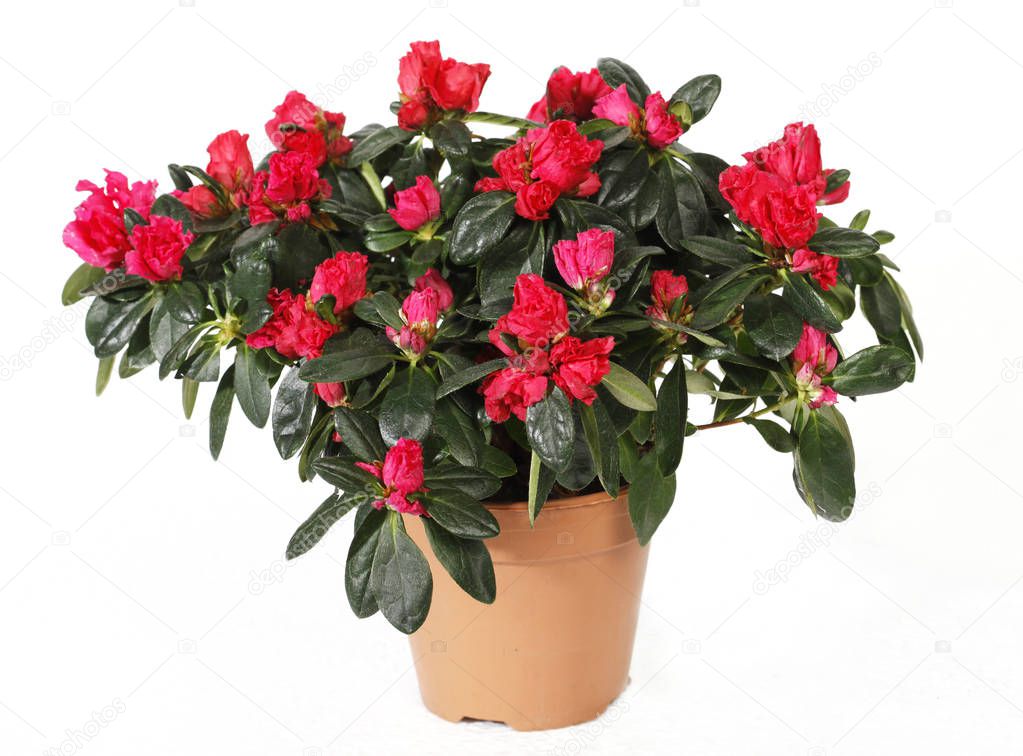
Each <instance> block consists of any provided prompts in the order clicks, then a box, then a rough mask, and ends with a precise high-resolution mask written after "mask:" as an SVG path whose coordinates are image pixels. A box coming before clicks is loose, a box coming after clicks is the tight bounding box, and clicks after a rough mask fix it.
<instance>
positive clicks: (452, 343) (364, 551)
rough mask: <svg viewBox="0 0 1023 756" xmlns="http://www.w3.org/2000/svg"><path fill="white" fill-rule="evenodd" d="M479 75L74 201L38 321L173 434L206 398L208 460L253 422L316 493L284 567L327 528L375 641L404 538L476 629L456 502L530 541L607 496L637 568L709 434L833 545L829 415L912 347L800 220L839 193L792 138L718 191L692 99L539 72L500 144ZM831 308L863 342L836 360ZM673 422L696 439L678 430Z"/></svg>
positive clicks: (700, 92) (316, 118)
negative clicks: (525, 527) (779, 464)
mask: <svg viewBox="0 0 1023 756" xmlns="http://www.w3.org/2000/svg"><path fill="white" fill-rule="evenodd" d="M489 74H490V69H489V67H488V66H486V65H484V64H466V63H462V62H459V61H457V60H454V59H451V58H443V57H442V56H441V52H440V47H439V45H438V43H436V42H420V43H415V44H413V45H412V48H411V50H410V52H409V53H408V54H407V55H405V57H403V58H402V59H401V63H400V73H399V77H398V97H399V99H398V101H397V102H395V103H394V104H393V105H392V111H393V112H394V113H395V114H396V116H397V124H396V125H391V126H378V125H371V126H367V127H365V128H362V129H360V130H357V131H354V132H349V133H345V126H346V119H345V116H344V115H343V114H341V113H330V112H327V111H324V110H323V109H321V108H319V107H317V106H316V105H314V104H312V103H311V102H309V101H308V100H307V99H306V98H305V97H304V96H303V95H301V94H299V93H297V92H290V93H288V95H287V96H286V97H285V99H284V102H283V103H282V104H281V105H279V106H278V107H276V108H274V109H273V114H274V115H273V118H271V119H270V120H269V121H268V122H267V124H266V131H267V134H268V136H269V137H270V140H271V142H272V144H273V145H274V146H275V148H276V149H275V151H274V152H273V153H271V154H270V155H269V156H267V157H265V158H262V159H261V160H260V161H259V162H258V163H256V162H255V161H254V159H253V157H252V156H251V155H250V154H249V151H248V146H247V140H248V137H247V136H245V135H243V134H240V133H239V132H237V131H229V132H226V133H224V134H221V135H219V136H218V137H216V138H215V139H214V140H213V142H212V143H211V144H210V146H209V157H210V159H209V163H208V164H207V166H206V168H205V170H203V169H200V168H198V167H195V166H179V165H171V166H170V174H171V179H172V181H173V184H174V188H173V189H172V190H171V191H169V192H165V193H162V194H159V195H157V192H156V185H155V182H136V183H134V184H131V185H129V183H128V180H127V179H126V178H125V177H124V176H123V175H121V174H119V173H115V172H108V173H107V176H106V181H105V186H102V187H101V186H99V185H97V184H93V183H91V182H89V181H81V182H79V184H78V188H79V189H80V190H82V191H86V192H88V196H87V197H86V198H85V200H84V201H83V202H82V203H81V205H79V207H78V208H77V209H76V210H75V217H74V220H72V221H71V222H70V223H69V224H68V226H67V228H66V229H65V231H64V242H65V244H66V245H67V246H68V247H70V248H71V249H73V250H74V251H75V252H77V253H78V255H79V256H80V257H81V258H82V259H83V260H84V264H83V265H82V266H81V267H80V268H79V269H78V270H77V271H75V273H74V274H73V275H72V276H71V278H70V280H69V281H68V283H67V286H66V287H65V291H64V301H65V302H66V303H71V302H74V301H77V300H78V299H80V298H81V297H84V296H92V297H94V299H93V302H92V305H91V307H90V309H89V313H88V317H87V319H86V334H87V336H88V338H89V341H90V343H91V344H92V345H93V347H94V349H95V353H96V355H97V357H99V358H100V379H99V381H98V384H97V385H98V387H99V388H102V386H103V384H105V382H106V379H107V378H108V377H109V375H110V373H111V371H112V369H113V366H114V364H115V360H118V362H117V367H118V372H119V374H120V375H121V376H122V377H127V376H130V375H132V374H134V373H136V372H138V371H140V370H142V369H143V368H145V367H147V366H149V365H156V366H158V370H159V375H160V377H161V378H166V377H167V376H171V375H173V376H174V377H175V378H177V379H179V380H180V381H181V386H182V392H183V398H184V409H185V413H186V415H187V414H190V413H191V412H192V409H193V406H194V403H195V401H196V395H197V390H198V387H199V386H200V385H201V384H204V383H208V384H211V385H213V386H215V391H214V393H213V398H212V405H211V409H210V423H209V427H210V438H209V443H210V450H211V452H212V454H213V456H214V458H215V457H217V455H218V454H219V453H220V450H221V447H222V445H223V443H224V437H225V433H226V431H227V427H228V421H229V418H230V415H231V411H232V407H233V405H234V404H237V405H238V407H239V408H240V409H241V411H242V413H243V414H244V415H245V416H246V417H247V418H248V419H249V420H250V421H251V422H252V423H254V424H256V425H257V426H263V425H265V424H266V423H267V422H269V423H270V424H271V426H272V429H273V438H274V442H275V444H276V446H277V449H278V451H279V452H280V454H281V456H282V457H284V458H289V457H294V456H297V457H298V473H299V476H300V477H301V479H302V480H309V479H311V478H314V477H319V478H321V479H322V480H324V481H326V482H327V483H328V484H330V485H331V486H333V487H334V491H333V493H331V495H330V496H328V497H327V499H326V501H324V502H323V503H322V504H321V505H320V506H319V507H318V508H317V509H316V510H315V511H314V512H313V513H312V515H311V516H310V517H309V519H308V520H306V521H305V522H304V523H302V525H301V526H300V527H299V528H298V530H297V532H296V533H295V534H294V536H293V538H292V540H291V543H290V544H289V545H288V551H287V553H288V556H289V558H291V557H296V556H299V555H300V554H303V553H305V552H306V551H307V550H309V549H310V548H312V547H313V546H314V545H315V544H316V542H317V541H318V540H319V539H320V538H321V537H322V536H323V535H324V533H325V532H326V531H327V530H328V529H329V528H330V527H331V526H332V525H333V524H334V523H335V522H337V521H338V520H340V519H341V518H342V517H343V516H344V515H346V514H347V513H348V512H350V511H352V510H356V514H355V516H354V519H355V537H354V540H353V542H352V545H351V550H350V552H349V557H348V564H347V571H346V579H345V586H346V589H347V593H348V598H349V601H350V603H351V605H352V608H353V610H354V611H355V613H356V614H357V615H359V616H368V615H370V614H372V613H374V612H376V611H377V610H378V609H379V610H380V611H382V612H383V614H384V615H385V616H386V617H387V619H388V620H390V622H391V623H392V624H394V625H395V626H396V627H398V628H399V629H400V630H402V631H404V632H412V631H413V630H415V629H416V628H417V627H419V625H420V624H421V623H422V621H423V619H424V618H425V616H426V613H427V612H428V610H429V604H430V596H431V591H432V578H431V575H430V572H429V568H428V566H427V563H426V560H425V558H424V557H423V555H422V553H421V552H420V551H419V549H418V548H417V547H416V546H415V544H414V543H413V542H412V540H411V539H410V538H409V536H408V535H407V534H406V532H405V526H404V522H403V519H402V516H406V517H420V518H422V521H423V523H424V525H425V528H426V533H427V535H428V537H429V542H430V544H431V546H432V548H433V550H434V552H435V554H436V556H437V559H438V561H439V562H440V563H441V564H442V565H443V566H444V567H445V569H446V570H447V571H448V572H449V573H450V574H451V576H452V577H453V578H454V580H455V581H457V583H458V584H459V585H460V586H462V587H463V588H464V589H465V590H466V591H467V592H468V593H470V594H471V595H472V596H474V597H475V598H477V599H478V600H480V601H483V602H490V601H493V600H494V597H495V592H496V586H495V582H494V570H493V566H492V563H491V561H490V556H489V553H488V551H487V548H486V545H485V539H487V538H490V537H492V536H494V535H496V534H497V532H498V526H497V522H496V520H495V518H494V517H493V515H492V514H491V513H490V512H489V511H488V509H487V508H486V507H485V506H484V504H483V503H484V502H487V503H490V504H491V506H494V503H496V502H509V501H520V500H525V501H527V502H528V511H529V515H530V517H531V518H535V517H536V516H537V515H539V514H540V513H541V509H542V508H543V505H544V503H545V502H546V501H547V500H548V499H549V498H551V497H564V496H571V495H575V494H579V493H590V492H595V491H599V490H601V489H602V490H604V491H606V492H607V493H608V494H609V495H611V496H617V495H618V494H619V492H621V491H622V490H623V489H624V487H625V486H626V485H629V486H630V489H629V513H630V515H631V518H632V521H633V523H634V525H635V529H636V533H637V536H638V538H639V540H640V542H642V543H646V542H647V541H648V540H649V539H650V537H651V536H652V534H653V533H654V531H655V530H656V529H657V527H658V525H659V524H660V522H661V520H662V519H663V518H664V516H665V514H666V513H667V511H668V509H669V508H670V507H671V504H672V501H673V499H674V494H675V486H676V478H675V472H676V468H677V467H678V465H679V462H680V460H681V456H682V449H683V443H684V441H685V439H686V438H687V437H689V436H692V435H694V434H699V433H702V432H705V431H707V430H709V429H713V428H719V427H723V426H733V425H734V426H747V427H748V428H750V429H751V430H750V432H752V431H756V432H757V433H759V435H760V436H762V437H763V439H764V441H765V442H766V443H767V444H768V446H770V447H771V448H772V449H773V450H774V451H776V452H782V453H789V454H791V455H792V458H793V460H794V480H795V485H796V489H797V491H798V492H799V495H800V496H801V497H802V498H803V499H804V500H805V501H806V503H807V505H808V506H809V507H810V509H811V511H812V512H813V513H814V514H815V515H819V516H822V517H825V518H827V519H829V520H842V519H844V518H846V517H847V516H848V515H849V513H850V510H851V508H852V506H853V501H854V498H855V485H854V479H853V450H852V441H851V438H850V435H849V430H848V427H847V425H846V423H845V420H844V419H843V418H842V415H841V414H840V412H839V407H841V406H842V405H843V403H844V402H845V401H846V400H847V398H849V399H851V398H854V397H858V396H861V395H865V394H874V393H879V392H884V391H890V390H892V389H895V388H896V387H898V386H899V385H901V384H902V383H903V382H904V381H907V380H911V379H912V377H913V372H914V368H915V359H916V358H917V357H919V356H920V355H921V351H922V348H921V343H920V338H919V335H918V333H917V330H916V326H915V325H914V322H913V316H912V310H911V308H910V304H909V300H908V299H907V298H906V295H905V294H904V292H903V290H902V288H901V287H900V286H899V285H898V284H897V283H896V282H895V279H894V277H893V273H894V272H895V271H896V270H897V268H896V266H895V265H894V263H892V261H891V260H890V259H889V258H888V257H886V256H885V255H884V254H882V253H881V252H880V251H879V250H880V247H881V245H883V244H885V243H887V242H890V241H891V240H892V238H893V237H892V235H891V234H890V233H888V232H886V231H874V232H873V233H867V232H866V231H865V230H864V229H865V227H866V225H867V222H868V219H869V213H868V212H867V211H861V212H859V213H856V214H855V215H853V216H852V217H851V219H847V220H846V225H845V226H842V225H839V224H838V223H837V222H836V221H835V220H832V219H830V218H828V217H826V216H825V215H823V214H822V212H821V209H822V208H823V207H824V206H828V205H832V204H836V203H840V202H842V201H844V200H845V199H846V198H847V197H848V195H849V188H850V184H849V173H848V171H845V170H832V169H825V168H824V167H823V165H824V164H823V163H822V160H821V145H820V140H819V139H818V136H817V133H816V131H815V130H814V127H813V126H812V125H803V124H798V123H797V124H792V125H789V126H787V127H786V128H785V130H784V133H783V135H782V136H781V138H779V139H778V140H777V141H776V142H772V143H771V144H769V145H766V146H764V147H760V148H758V149H755V150H753V151H751V152H747V153H746V154H745V155H744V162H743V163H742V164H740V165H732V166H729V165H728V164H727V163H726V162H724V161H722V160H721V159H719V158H717V157H714V156H713V155H709V154H707V153H704V152H699V151H694V150H693V149H691V148H690V147H688V146H683V145H682V144H681V143H680V142H679V141H678V139H679V138H680V137H682V136H683V135H685V138H686V140H687V142H688V143H689V144H698V143H699V141H700V138H699V129H698V124H699V123H700V122H701V121H702V120H703V119H704V118H705V117H706V116H707V115H708V113H709V112H710V110H711V108H712V106H713V105H714V102H715V100H716V99H717V96H718V92H719V89H720V80H719V79H718V78H717V77H716V76H699V77H697V78H695V79H693V80H692V81H690V82H688V83H686V84H683V85H682V86H681V87H679V88H678V90H676V91H675V92H674V94H672V95H671V96H670V97H667V98H666V97H665V96H664V95H662V94H661V93H660V92H651V91H650V89H649V87H648V86H647V85H646V83H644V81H643V80H642V79H641V78H640V77H639V75H638V74H637V73H636V72H635V71H634V70H632V69H631V68H630V67H629V66H627V65H626V64H624V63H622V62H620V61H617V60H613V59H602V60H600V61H599V62H598V65H597V67H596V68H595V69H592V70H590V71H583V72H579V73H573V72H572V71H570V70H569V69H567V68H564V67H562V68H558V69H557V70H556V71H555V72H554V73H553V74H552V75H551V77H550V81H549V82H548V85H547V89H546V92H544V93H541V94H542V97H541V99H540V100H539V101H538V102H537V103H536V104H535V105H533V107H532V108H531V109H530V110H529V113H528V118H518V117H511V116H500V115H496V114H492V113H485V112H479V111H478V106H479V102H480V97H481V92H482V90H483V87H484V85H485V83H486V81H487V78H488V76H489ZM477 124H484V125H486V129H487V130H488V131H498V132H501V131H503V134H502V135H501V136H496V137H495V136H483V135H480V134H477V133H475V130H476V128H477V126H476V125H477ZM694 130H695V131H694ZM690 132H694V133H693V134H690ZM841 215H843V217H845V214H841ZM857 295H858V297H857ZM857 299H858V301H857ZM857 307H858V308H859V309H860V310H861V311H862V312H863V314H864V315H865V316H866V318H867V320H868V321H869V323H870V325H871V326H872V327H873V329H874V331H875V333H876V334H877V339H878V342H879V343H878V344H876V345H873V346H868V347H866V348H865V349H862V350H860V351H855V352H849V353H847V352H844V351H843V350H842V348H841V346H840V344H839V338H840V335H841V331H842V325H843V322H844V321H846V320H847V319H849V318H850V317H852V316H853V314H854V313H855V311H856V309H857ZM228 361H230V363H231V364H223V363H226V362H228ZM691 395H696V396H703V397H707V398H708V399H709V402H708V407H707V411H709V413H710V414H709V416H708V417H705V418H702V419H700V420H697V419H692V418H691V417H690V413H689V407H690V396H691ZM700 409H701V410H703V409H704V408H703V407H701V408H700ZM693 414H696V413H693Z"/></svg>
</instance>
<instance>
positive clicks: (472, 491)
mask: <svg viewBox="0 0 1023 756" xmlns="http://www.w3.org/2000/svg"><path fill="white" fill-rule="evenodd" d="M424 477H425V484H426V487H427V488H429V489H431V490H434V489H437V490H440V489H444V490H450V491H461V492H463V493H465V494H467V495H469V496H471V497H473V498H474V499H476V500H477V501H482V500H484V499H486V498H487V497H489V496H493V495H494V494H495V493H497V492H498V490H500V488H501V479H500V478H498V477H497V476H496V475H494V474H493V473H490V472H488V471H487V470H483V469H481V468H477V467H464V466H462V465H455V464H451V463H444V464H440V465H437V466H436V467H431V468H427V470H426V472H425V475H424Z"/></svg>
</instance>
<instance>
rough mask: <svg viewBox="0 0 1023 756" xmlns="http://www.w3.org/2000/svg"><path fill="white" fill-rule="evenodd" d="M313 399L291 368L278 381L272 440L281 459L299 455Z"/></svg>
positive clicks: (305, 434) (311, 393)
mask: <svg viewBox="0 0 1023 756" xmlns="http://www.w3.org/2000/svg"><path fill="white" fill-rule="evenodd" d="M315 408H316V395H315V394H314V393H313V387H312V385H311V384H309V383H306V382H305V381H303V380H302V379H301V378H299V376H298V368H291V369H290V370H288V372H287V373H285V374H284V377H283V378H282V379H281V382H280V387H279V388H278V389H277V398H276V399H275V400H274V409H273V422H272V426H273V437H274V444H276V446H277V452H278V453H279V454H280V455H281V458H282V459H288V458H290V457H293V456H294V455H296V454H298V452H299V450H300V449H301V448H302V446H303V445H304V444H305V440H306V437H307V436H308V435H309V427H310V425H311V424H312V419H313V410H314V409H315Z"/></svg>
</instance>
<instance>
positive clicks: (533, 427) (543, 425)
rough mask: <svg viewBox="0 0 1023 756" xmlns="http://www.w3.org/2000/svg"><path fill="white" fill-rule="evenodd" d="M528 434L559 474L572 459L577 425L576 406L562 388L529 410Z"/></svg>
mask: <svg viewBox="0 0 1023 756" xmlns="http://www.w3.org/2000/svg"><path fill="white" fill-rule="evenodd" d="M526 435H527V436H528V437H529V444H530V446H531V447H532V449H533V451H534V452H536V454H538V455H539V457H540V459H541V460H542V461H543V463H544V464H545V465H547V466H548V467H550V468H551V469H552V470H554V472H556V473H559V472H561V471H563V470H564V469H565V468H567V467H568V465H569V463H570V462H571V461H572V448H573V446H572V445H573V443H574V440H575V439H574V437H575V426H574V424H573V421H572V407H571V406H570V405H569V403H568V397H566V396H565V394H564V393H562V391H561V389H560V388H555V389H554V390H553V391H552V392H551V393H550V395H549V396H547V397H546V398H544V399H541V400H540V401H539V402H537V403H536V404H534V405H532V406H530V407H529V409H528V410H526Z"/></svg>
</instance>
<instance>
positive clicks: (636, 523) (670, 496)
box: [629, 453, 675, 546]
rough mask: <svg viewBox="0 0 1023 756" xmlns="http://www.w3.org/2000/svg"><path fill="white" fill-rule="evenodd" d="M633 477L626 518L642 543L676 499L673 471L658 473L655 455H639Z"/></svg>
mask: <svg viewBox="0 0 1023 756" xmlns="http://www.w3.org/2000/svg"><path fill="white" fill-rule="evenodd" d="M632 478H633V479H632V487H631V488H629V517H630V518H632V526H633V528H635V530H636V537H637V538H638V539H639V543H640V545H642V546H645V545H646V544H647V543H649V542H650V538H651V537H652V536H653V534H654V531H656V530H657V527H658V526H659V525H660V524H661V520H663V519H664V516H665V515H666V514H668V510H669V509H671V505H672V503H673V502H674V501H675V474H674V473H672V474H671V475H668V476H667V477H665V476H663V475H661V471H660V470H659V469H658V464H657V455H656V454H652V453H650V454H647V455H645V456H643V457H640V459H639V462H638V463H637V464H636V469H635V470H634V471H633V475H632Z"/></svg>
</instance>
